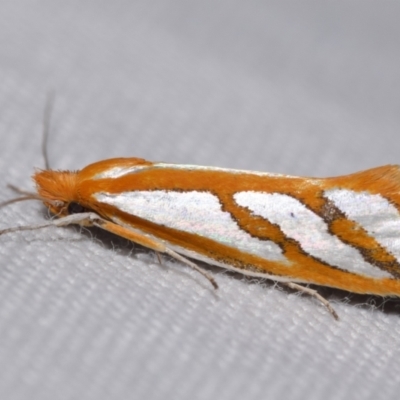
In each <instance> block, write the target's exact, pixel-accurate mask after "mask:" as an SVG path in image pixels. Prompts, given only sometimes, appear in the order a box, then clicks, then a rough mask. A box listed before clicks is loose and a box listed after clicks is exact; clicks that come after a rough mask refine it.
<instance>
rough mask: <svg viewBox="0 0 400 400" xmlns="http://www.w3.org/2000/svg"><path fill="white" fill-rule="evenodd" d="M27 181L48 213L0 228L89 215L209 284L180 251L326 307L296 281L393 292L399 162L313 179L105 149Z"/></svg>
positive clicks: (396, 292) (399, 253) (399, 285)
mask: <svg viewBox="0 0 400 400" xmlns="http://www.w3.org/2000/svg"><path fill="white" fill-rule="evenodd" d="M33 180H34V182H35V184H36V188H37V194H34V195H33V194H27V195H26V196H24V197H23V198H32V197H34V198H37V199H40V200H42V201H43V203H44V204H45V206H46V207H48V208H49V210H50V211H51V212H52V213H53V214H54V216H55V217H56V218H54V219H52V220H50V221H49V222H47V223H46V224H43V225H40V226H28V227H16V228H9V229H4V230H3V231H0V234H2V233H6V232H12V231H19V230H26V229H37V228H42V227H46V226H65V225H71V224H77V225H82V226H97V227H100V228H102V229H105V230H107V231H109V232H112V233H115V234H116V235H119V236H122V237H124V238H126V239H129V240H131V241H133V242H135V243H138V244H140V245H143V246H145V247H147V248H149V249H152V250H155V251H156V252H160V253H166V254H169V255H171V256H173V257H174V258H176V259H178V260H180V261H183V262H184V263H186V264H188V265H190V266H191V267H193V268H195V269H197V270H199V271H200V272H201V273H203V274H204V275H205V276H206V277H207V278H208V279H209V280H210V281H211V282H212V283H213V285H214V286H215V287H217V285H216V283H215V281H214V279H213V278H212V277H211V276H210V275H209V274H208V273H207V272H205V271H204V270H203V269H201V268H199V267H198V266H197V265H196V264H194V263H193V262H191V261H189V260H188V259H187V258H186V257H189V258H191V259H196V260H200V261H204V262H206V263H209V264H212V265H216V266H220V267H222V268H225V269H228V270H233V271H236V272H240V273H242V274H244V275H247V276H252V277H260V278H267V279H272V280H274V281H278V282H283V283H285V284H287V285H289V287H291V288H294V289H297V290H301V291H305V292H308V293H310V294H312V295H314V296H316V297H317V298H319V300H321V301H322V302H323V303H324V304H325V305H326V306H327V307H328V309H329V310H330V311H331V312H332V314H333V315H334V316H335V317H336V313H335V312H334V310H333V309H332V308H331V307H330V305H329V303H328V302H327V301H326V300H325V299H323V298H322V297H321V296H319V295H318V294H317V293H316V292H315V291H314V290H311V289H309V288H305V287H303V286H300V285H298V284H299V283H300V284H301V283H303V284H316V285H321V286H328V287H333V288H338V289H343V290H347V291H349V292H353V293H364V294H374V295H381V296H400V169H399V167H398V166H394V165H389V166H383V167H378V168H374V169H370V170H367V171H363V172H358V173H355V174H351V175H347V176H341V177H335V178H322V179H318V178H302V177H296V176H287V175H279V174H272V173H263V172H251V171H242V170H233V169H223V168H213V167H201V166H193V165H174V164H166V163H153V162H149V161H146V160H143V159H140V158H115V159H110V160H105V161H100V162H96V163H94V164H91V165H89V166H87V167H85V168H83V169H82V170H80V171H74V172H71V171H54V170H39V171H37V172H35V174H34V175H33ZM25 194H26V193H25ZM23 198H21V199H23ZM17 200H18V199H17Z"/></svg>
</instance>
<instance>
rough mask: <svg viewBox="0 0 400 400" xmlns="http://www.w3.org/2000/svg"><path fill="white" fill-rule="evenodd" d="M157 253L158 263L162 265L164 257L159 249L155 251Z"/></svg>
mask: <svg viewBox="0 0 400 400" xmlns="http://www.w3.org/2000/svg"><path fill="white" fill-rule="evenodd" d="M155 253H156V256H157V259H158V263H159V264H160V265H162V259H161V255H160V253H159V252H158V251H155Z"/></svg>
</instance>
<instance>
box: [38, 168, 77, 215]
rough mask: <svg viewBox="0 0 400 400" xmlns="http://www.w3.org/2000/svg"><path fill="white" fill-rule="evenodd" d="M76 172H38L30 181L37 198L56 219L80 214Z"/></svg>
mask: <svg viewBox="0 0 400 400" xmlns="http://www.w3.org/2000/svg"><path fill="white" fill-rule="evenodd" d="M77 176H78V174H77V172H75V171H53V170H38V171H36V172H35V174H34V175H33V177H32V179H33V181H34V182H35V184H36V190H37V193H38V195H39V198H40V199H41V200H42V201H43V203H44V205H45V206H46V207H47V208H48V209H49V210H50V211H51V213H53V214H54V215H56V216H57V217H65V216H66V215H69V214H72V213H76V212H82V211H80V209H79V199H78V198H77V196H78V193H77V190H76V188H77Z"/></svg>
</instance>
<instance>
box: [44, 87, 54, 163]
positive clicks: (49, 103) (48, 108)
mask: <svg viewBox="0 0 400 400" xmlns="http://www.w3.org/2000/svg"><path fill="white" fill-rule="evenodd" d="M54 98H55V95H54V91H52V90H51V91H50V92H49V93H48V94H47V98H46V105H45V109H44V115H43V139H42V155H43V159H44V165H45V168H46V169H50V163H49V156H48V153H47V144H48V138H49V133H50V122H51V114H52V111H53V106H54Z"/></svg>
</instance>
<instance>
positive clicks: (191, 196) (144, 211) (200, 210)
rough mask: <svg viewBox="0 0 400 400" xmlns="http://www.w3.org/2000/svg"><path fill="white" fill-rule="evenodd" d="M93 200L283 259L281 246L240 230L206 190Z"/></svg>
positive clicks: (130, 194) (105, 196)
mask: <svg viewBox="0 0 400 400" xmlns="http://www.w3.org/2000/svg"><path fill="white" fill-rule="evenodd" d="M95 197H96V199H97V200H98V201H100V202H102V203H106V204H110V205H112V206H114V207H116V208H118V209H120V210H122V211H124V212H126V213H129V214H132V215H135V216H138V217H140V218H143V219H146V220H148V221H152V222H154V223H156V224H159V225H164V226H167V227H169V228H174V229H178V230H180V231H183V232H188V233H193V234H196V235H199V236H203V237H206V238H209V239H211V240H214V241H216V242H218V243H221V244H224V245H227V246H230V247H234V248H237V249H239V250H241V251H243V252H246V253H250V254H253V255H256V256H259V257H263V258H265V259H267V260H271V261H285V260H286V259H285V258H284V256H283V255H282V250H281V249H280V247H279V246H278V245H277V244H275V243H274V242H272V241H269V240H259V239H257V238H254V237H252V236H250V235H249V234H248V233H247V232H245V231H243V230H241V229H240V228H239V227H238V225H237V223H236V222H235V221H234V220H233V219H232V217H231V215H230V214H229V213H228V212H225V211H222V209H221V204H220V203H219V200H218V197H216V196H215V195H213V194H211V193H208V192H197V191H191V192H173V191H164V190H155V191H132V192H124V193H118V194H110V193H99V194H97V195H96V196H95Z"/></svg>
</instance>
